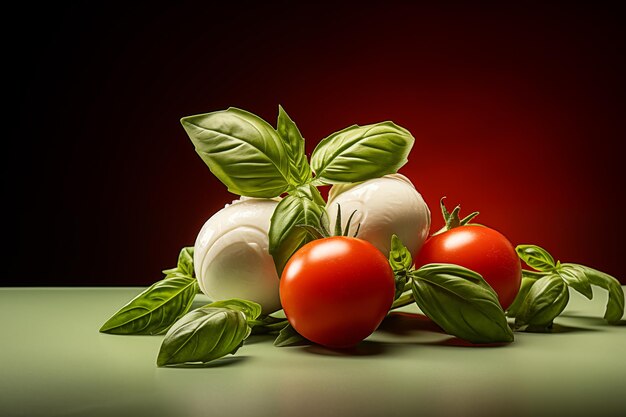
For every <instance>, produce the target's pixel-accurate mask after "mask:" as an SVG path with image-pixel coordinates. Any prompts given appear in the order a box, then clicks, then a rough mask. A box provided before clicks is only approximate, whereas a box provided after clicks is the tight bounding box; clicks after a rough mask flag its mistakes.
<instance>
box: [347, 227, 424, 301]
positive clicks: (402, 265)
mask: <svg viewBox="0 0 626 417" xmlns="http://www.w3.org/2000/svg"><path fill="white" fill-rule="evenodd" d="M349 223H350V222H348V224H349ZM389 265H390V266H391V269H392V270H393V276H394V280H395V284H396V294H395V297H394V300H397V299H398V298H399V297H400V296H401V295H402V293H403V292H404V290H405V286H406V284H407V282H408V280H409V273H410V271H411V268H412V267H413V258H412V257H411V252H409V250H408V249H407V248H406V246H404V245H403V244H402V241H401V240H400V238H399V237H398V236H397V235H396V234H393V235H392V236H391V250H390V251H389Z"/></svg>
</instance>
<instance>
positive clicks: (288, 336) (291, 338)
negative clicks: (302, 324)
mask: <svg viewBox="0 0 626 417" xmlns="http://www.w3.org/2000/svg"><path fill="white" fill-rule="evenodd" d="M303 342H307V339H305V338H304V337H302V336H301V335H300V333H298V332H297V331H296V329H294V328H293V327H291V324H287V325H286V326H285V327H283V328H282V330H281V331H280V332H279V333H278V336H276V339H275V340H274V346H276V347H285V346H293V345H299V344H301V343H303Z"/></svg>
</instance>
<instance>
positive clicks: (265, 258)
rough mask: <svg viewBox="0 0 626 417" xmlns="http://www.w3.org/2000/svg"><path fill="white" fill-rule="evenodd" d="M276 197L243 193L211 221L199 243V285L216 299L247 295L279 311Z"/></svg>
mask: <svg viewBox="0 0 626 417" xmlns="http://www.w3.org/2000/svg"><path fill="white" fill-rule="evenodd" d="M277 205H278V201H277V200H275V199H261V198H242V199H241V200H237V201H234V202H233V204H230V205H227V206H226V207H224V208H223V209H221V210H220V211H218V212H217V213H215V214H214V215H213V216H212V217H211V218H210V219H209V220H207V221H206V223H205V224H204V226H202V229H201V230H200V233H199V234H198V237H197V239H196V243H195V248H194V269H195V272H196V277H197V279H198V284H199V286H200V289H201V290H202V292H203V293H204V294H206V295H207V297H209V298H210V299H211V300H213V301H217V300H225V299H229V298H242V299H245V300H250V301H254V302H257V303H259V304H260V305H261V306H262V307H263V312H264V313H271V312H273V311H276V310H279V309H280V308H281V307H280V298H279V294H278V287H279V285H278V284H279V279H278V273H277V272H276V268H275V266H274V261H273V259H272V256H271V255H270V253H269V237H268V231H269V228H270V219H271V217H272V214H273V213H274V209H275V208H276V206H277Z"/></svg>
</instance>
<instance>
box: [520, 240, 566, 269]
mask: <svg viewBox="0 0 626 417" xmlns="http://www.w3.org/2000/svg"><path fill="white" fill-rule="evenodd" d="M515 251H516V252H517V255H518V256H519V257H520V258H521V260H522V261H524V262H526V264H527V265H528V266H530V267H531V268H534V269H536V270H537V271H547V272H549V271H554V269H555V268H556V263H555V262H554V258H553V257H552V255H550V254H549V253H548V251H547V250H545V249H543V248H540V247H539V246H536V245H518V246H517V247H516V248H515Z"/></svg>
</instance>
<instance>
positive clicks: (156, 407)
mask: <svg viewBox="0 0 626 417" xmlns="http://www.w3.org/2000/svg"><path fill="white" fill-rule="evenodd" d="M622 288H623V287H622ZM141 290H142V289H141V288H30V289H25V288H2V289H0V324H1V329H2V336H1V339H0V415H1V416H29V417H36V416H57V415H58V416H127V415H129V416H131V415H132V416H153V417H154V416H232V417H240V416H241V417H245V416H254V417H263V416H274V417H282V416H304V417H306V416H341V417H344V416H345V417H350V416H355V417H356V416H359V417H367V416H376V417H379V416H380V417H386V416H446V417H447V416H455V417H456V416H552V415H555V416H557V415H558V416H582V415H593V416H604V415H607V416H608V415H618V414H620V413H623V414H622V415H626V360H625V358H624V356H625V353H626V332H625V331H624V330H625V329H626V327H624V326H623V324H625V321H622V325H621V326H619V325H618V326H608V325H605V324H604V323H603V321H602V319H601V317H602V315H603V313H604V306H605V304H606V297H607V295H606V292H605V291H603V290H601V289H594V299H593V300H592V301H588V300H586V299H585V298H583V297H582V296H580V295H579V294H577V293H574V292H572V294H571V300H570V303H569V306H568V308H567V309H566V310H565V311H564V313H563V314H562V315H561V316H560V317H559V318H558V319H557V320H556V322H555V323H556V325H555V332H554V333H551V334H538V333H516V335H515V336H516V338H515V342H513V343H512V344H510V345H507V346H503V347H467V346H462V345H459V344H458V343H455V341H454V339H451V338H450V336H447V335H444V334H442V333H440V332H437V331H436V328H435V327H433V326H432V325H431V324H430V323H429V322H428V321H426V320H423V319H415V318H410V317H402V316H396V317H394V318H392V319H390V320H388V323H386V324H385V325H384V328H381V329H379V330H378V331H377V332H376V333H374V334H373V335H372V336H370V338H368V339H367V340H366V341H365V342H363V343H361V345H359V346H358V347H357V348H355V349H354V350H352V351H349V352H343V353H341V352H337V351H331V350H328V349H324V348H321V347H317V346H297V347H284V348H277V347H274V346H273V345H272V343H271V339H269V338H267V337H263V336H256V337H252V338H251V339H249V340H248V343H247V344H246V345H245V346H244V347H242V348H241V349H240V350H239V351H238V352H237V354H236V355H235V356H229V357H227V359H224V360H221V361H220V362H217V363H215V365H213V366H211V367H208V368H185V369H180V368H178V369H173V368H157V366H156V365H155V361H156V357H157V353H158V351H159V347H160V344H161V341H162V339H163V336H114V335H108V334H101V333H99V332H98V329H99V327H100V325H101V324H102V323H103V322H104V321H105V320H106V319H107V318H108V317H109V316H110V315H111V314H113V313H114V312H115V311H116V310H117V309H118V308H120V307H121V306H122V305H124V304H125V303H126V302H127V301H128V300H130V299H131V298H132V297H134V296H135V295H136V294H138V293H139V292H140V291H141ZM415 311H417V310H415ZM422 317H423V316H422Z"/></svg>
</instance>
